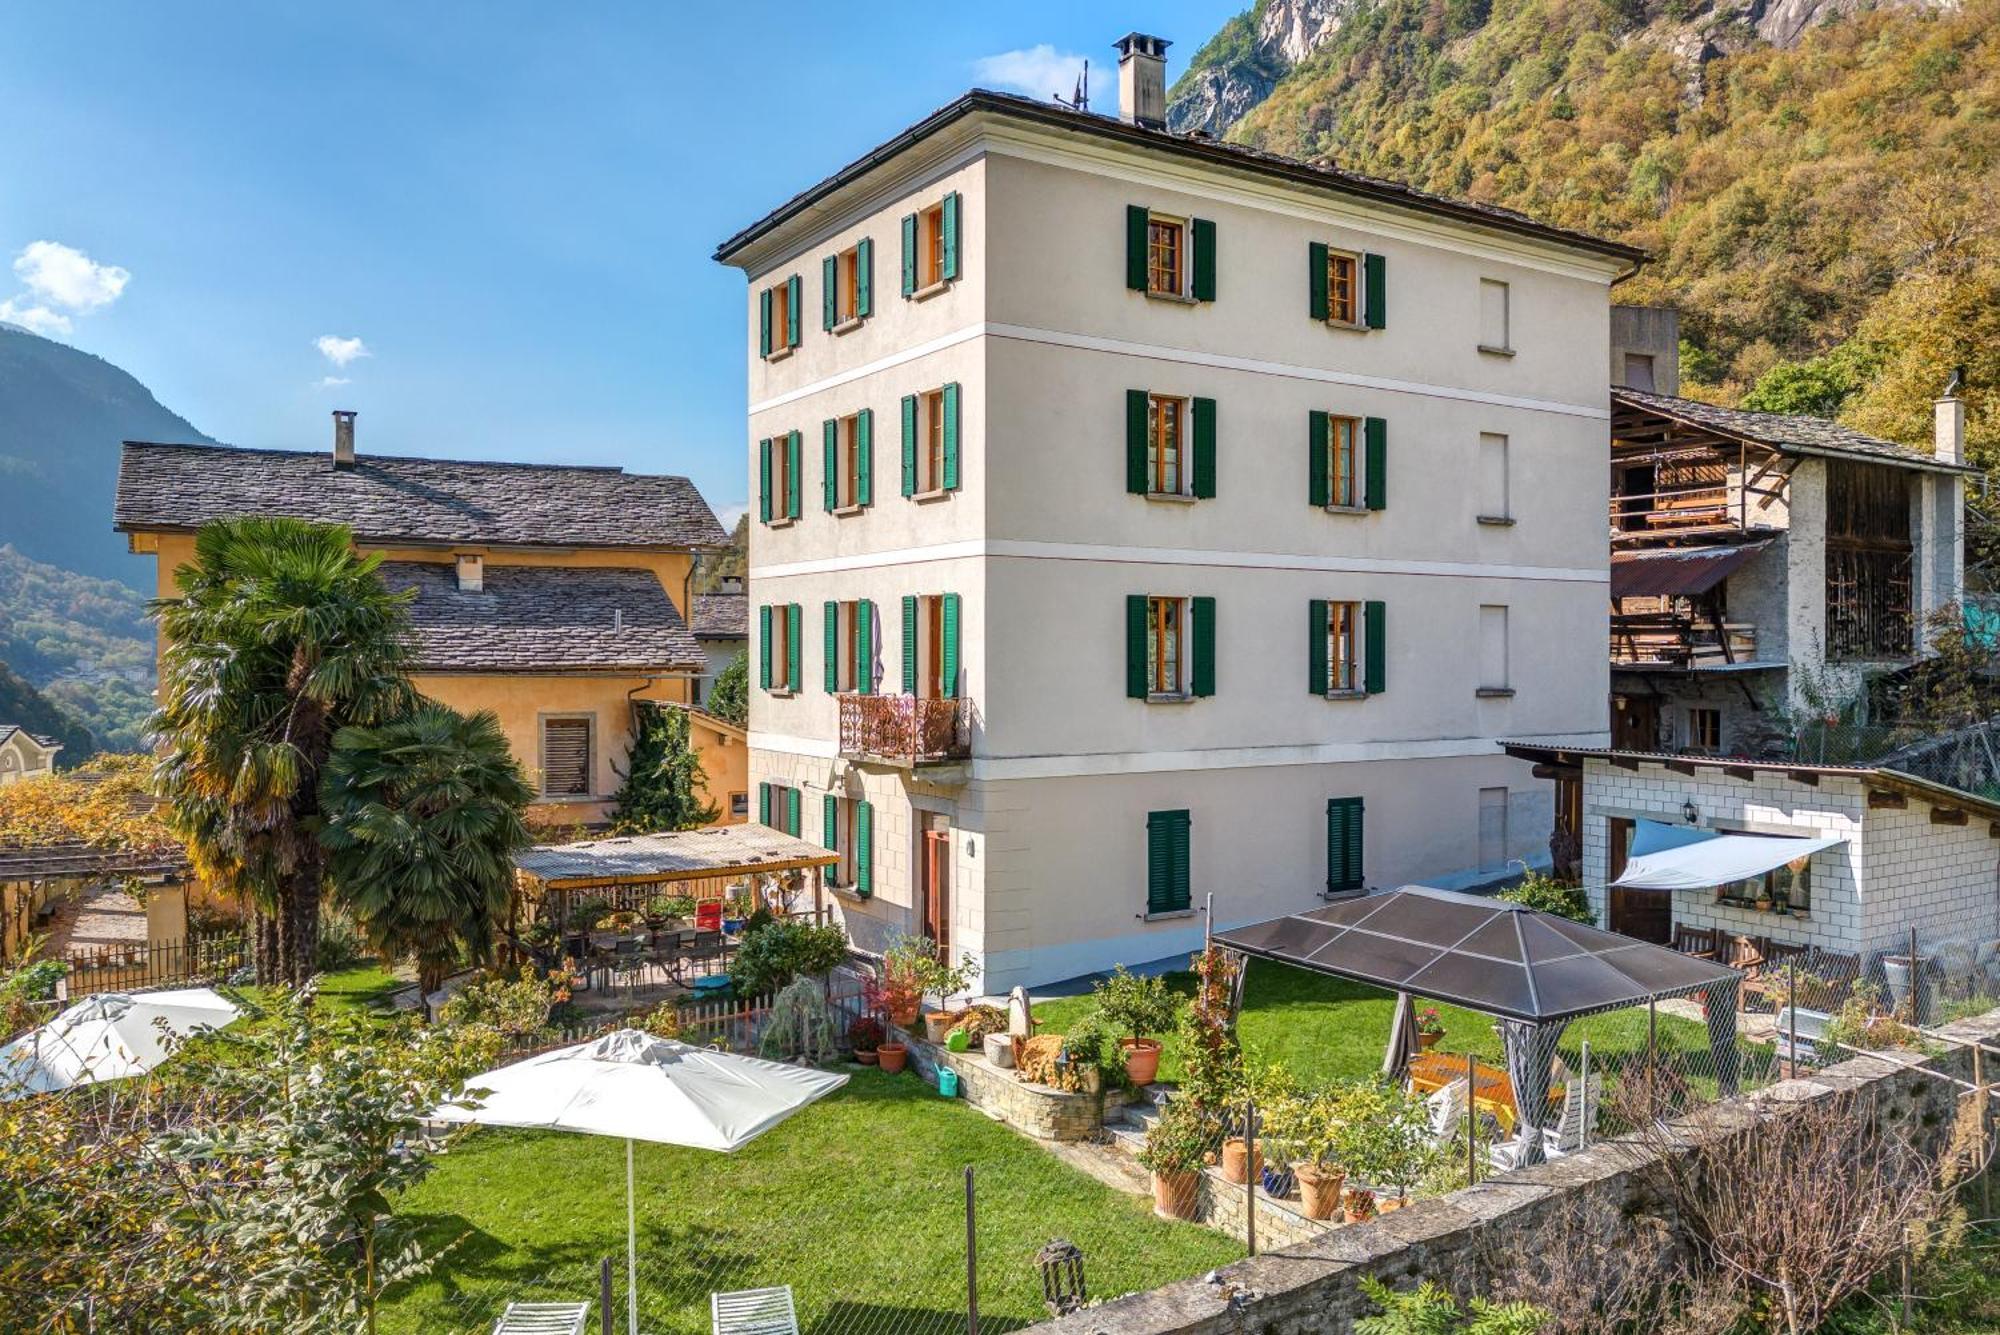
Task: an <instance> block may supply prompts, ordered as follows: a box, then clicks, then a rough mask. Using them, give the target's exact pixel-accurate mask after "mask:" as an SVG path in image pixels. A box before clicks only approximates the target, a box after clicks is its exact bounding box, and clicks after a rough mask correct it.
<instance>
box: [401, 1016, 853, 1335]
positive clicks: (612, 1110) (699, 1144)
mask: <svg viewBox="0 0 2000 1335" xmlns="http://www.w3.org/2000/svg"><path fill="white" fill-rule="evenodd" d="M846 1083H847V1077H846V1076H844V1075H834V1074H832V1073H831V1072H827V1071H815V1070H811V1069H809V1068H806V1067H800V1066H788V1065H785V1064H783V1063H781V1062H768V1061H761V1060H759V1059H758V1058H755V1057H739V1056H736V1055H735V1054H733V1053H728V1052H716V1051H714V1050H712V1049H709V1048H697V1047H692V1046H690V1045H689V1044H686V1043H677V1042H674V1041H673V1040H672V1039H665V1038H655V1037H653V1036H652V1035H651V1034H647V1033H642V1032H641V1031H639V1030H637V1029H619V1030H616V1031H614V1032H612V1033H609V1034H606V1035H605V1036H604V1037H602V1038H595V1039H592V1040H590V1041H589V1042H587V1043H579V1044H576V1045H575V1046H574V1047H567V1048H558V1049H557V1050H555V1051H554V1052H544V1053H542V1054H541V1055H540V1056H538V1057H530V1058H528V1059H527V1060H525V1061H518V1062H515V1063H513V1064H512V1065H511V1066H502V1067H500V1068H499V1069H497V1070H493V1071H488V1072H487V1073H486V1074H485V1075H478V1076H474V1077H472V1078H471V1079H470V1080H468V1081H466V1082H465V1088H466V1090H467V1091H484V1092H483V1093H479V1094H471V1093H468V1097H469V1098H471V1099H474V1100H476V1101H477V1103H478V1105H479V1106H477V1107H469V1106H465V1105H462V1104H457V1103H448V1104H445V1105H444V1106H442V1107H440V1108H439V1109H438V1110H437V1111H436V1113H435V1114H434V1116H436V1117H437V1118H438V1119H439V1120H441V1121H447V1122H476V1123H479V1124H480V1125H482V1126H523V1127H546V1128H548V1129H551V1130H556V1131H582V1132H585V1133H586V1134H589V1135H594V1136H623V1137H624V1138H625V1292H626V1305H627V1309H628V1311H627V1319H628V1321H629V1323H630V1335H638V1332H639V1274H638V1270H639V1226H638V1217H637V1209H636V1205H635V1201H634V1190H633V1183H632V1142H633V1141H635V1140H650V1141H656V1142H658V1143H660V1144H663V1145H687V1146H691V1147H693V1148H695V1149H703V1150H722V1151H725V1152H726V1151H729V1150H733V1149H735V1148H736V1147H737V1146H739V1145H742V1144H744V1143H745V1142H747V1141H750V1140H753V1139H755V1138H756V1137H758V1136H760V1135H762V1134H763V1133H764V1132H766V1131H769V1130H770V1129H771V1128H772V1127H774V1126H776V1125H777V1124H778V1123H780V1122H782V1121H784V1120H785V1119H786V1118H787V1117H790V1116H791V1115H792V1114H793V1113H795V1112H797V1111H798V1110H799V1109H801V1108H803V1107H805V1106H806V1105H807V1104H808V1103H811V1102H813V1101H814V1100H815V1099H820V1098H824V1097H825V1096H826V1095H828V1094H831V1093H832V1092H833V1091H834V1090H836V1089H839V1088H840V1087H841V1086H842V1085H844V1084H846Z"/></svg>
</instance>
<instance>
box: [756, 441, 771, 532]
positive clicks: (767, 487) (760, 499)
mask: <svg viewBox="0 0 2000 1335" xmlns="http://www.w3.org/2000/svg"><path fill="white" fill-rule="evenodd" d="M771 494H772V493H771V438H770V437H769V436H766V437H764V438H763V439H762V440H760V441H758V442H757V519H758V521H759V522H760V523H765V524H768V523H770V522H771Z"/></svg>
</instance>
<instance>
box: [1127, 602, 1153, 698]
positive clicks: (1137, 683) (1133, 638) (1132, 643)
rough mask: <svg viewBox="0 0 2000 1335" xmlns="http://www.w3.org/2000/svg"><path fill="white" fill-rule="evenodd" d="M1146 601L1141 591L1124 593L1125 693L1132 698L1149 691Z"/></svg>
mask: <svg viewBox="0 0 2000 1335" xmlns="http://www.w3.org/2000/svg"><path fill="white" fill-rule="evenodd" d="M1147 601H1148V600H1147V598H1146V595H1145V594H1143V593H1129V594H1126V595H1125V694H1126V695H1128V696H1130V697H1131V698H1132V699H1134V700H1144V699H1145V698H1146V697H1147V695H1149V694H1150V693H1151V692H1150V690H1149V687H1150V684H1151V680H1152V674H1151V673H1150V672H1148V671H1147V667H1148V664H1147V661H1146V603H1147Z"/></svg>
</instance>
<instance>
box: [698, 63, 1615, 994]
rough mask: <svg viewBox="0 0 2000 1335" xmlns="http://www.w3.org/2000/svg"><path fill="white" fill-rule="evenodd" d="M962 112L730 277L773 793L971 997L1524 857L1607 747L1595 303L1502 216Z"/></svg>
mask: <svg viewBox="0 0 2000 1335" xmlns="http://www.w3.org/2000/svg"><path fill="white" fill-rule="evenodd" d="M1165 45H1166V44H1165V43H1164V42H1161V41H1159V40H1158V39H1155V38H1151V37H1144V36H1140V35H1138V34H1134V35H1132V36H1130V37H1128V38H1126V39H1125V40H1124V41H1122V42H1121V43H1120V44H1119V47H1120V51H1121V54H1122V56H1123V59H1122V60H1121V65H1120V73H1121V82H1122V84H1123V95H1122V97H1121V104H1122V105H1123V106H1124V107H1125V108H1127V114H1126V116H1125V117H1124V118H1122V119H1114V118H1110V117H1104V116H1097V115H1091V114H1087V113H1079V112H1075V111H1071V110H1068V109H1066V108H1064V107H1061V106H1055V105H1050V104H1046V103H1038V102H1035V101H1031V100H1028V99H1025V98H1018V97H1013V96H1009V95H1005V94H998V93H991V92H984V91H976V92H973V93H969V94H967V95H966V96H965V97H963V98H961V99H959V100H958V101H956V102H953V103H952V104H951V105H949V106H947V107H945V108H943V109H942V110H940V111H938V112H937V113H935V114H934V115H932V116H930V117H928V118H926V119H925V120H923V121H922V122H920V123H919V124H917V125H915V126H913V127H911V128H910V129H909V130H907V131H905V132H904V133H902V134H900V135H898V136H897V137H896V138H895V139H893V140H891V141H890V142H889V143H887V144H885V145H883V146H882V147H880V148H877V149H875V150H874V151H872V152H870V153H869V154H867V155H866V156H865V157H862V158H860V159H858V160H857V161H855V162H854V163H852V164H850V165H848V166H847V167H844V168H842V169H841V170H840V171H838V172H837V173H835V174H834V175H833V176H831V177H829V178H827V179H826V180H825V181H822V182H821V183H820V184H818V185H815V186H813V187H812V188H810V189H808V190H806V191H805V192H804V193H802V194H800V195H798V196H796V197H795V198H793V199H792V200H790V201H789V202H787V203H785V204H784V205H782V206H781V207H779V208H778V209H776V210H775V211H774V212H772V213H771V214H769V215H768V216H767V217H765V218H763V219H762V220H760V221H759V222H757V223H755V224H754V225H752V226H750V227H748V228H746V229H745V230H743V231H742V232H740V233H738V234H737V235H736V236H734V237H731V238H730V239H729V240H728V241H726V242H724V243H723V244H722V246H721V247H720V248H719V249H718V251H717V258H718V259H719V260H721V261H722V262H725V263H728V264H731V265H734V266H736V267H738V268H741V269H742V270H744V272H745V273H746V274H747V275H748V277H749V311H750V319H749V341H750V347H749V365H750V374H749V398H750V406H749V428H750V429H749V445H750V461H751V472H752V475H753V476H754V477H755V478H756V480H757V499H756V502H755V511H754V513H753V515H752V524H751V535H750V581H749V582H750V588H751V591H752V597H751V602H752V604H753V605H754V606H753V609H752V613H751V617H750V631H751V637H752V647H751V659H752V673H753V678H754V679H755V680H754V684H753V691H752V703H751V710H750V763H751V776H750V777H751V783H752V786H753V789H754V791H755V794H756V799H755V800H756V803H757V811H758V814H759V816H760V817H761V818H763V819H765V820H767V821H769V822H770V823H772V824H775V825H780V826H784V827H787V828H790V829H792V830H793V831H795V832H797V833H800V834H803V835H805V836H806V837H808V838H824V839H825V840H826V841H827V842H828V843H829V844H831V845H833V846H835V847H838V848H840V850H841V851H842V854H843V861H842V867H841V873H840V874H841V880H842V883H843V887H844V888H843V890H842V893H841V904H842V908H843V912H844V916H845V919H846V922H847V925H848V928H849V930H850V933H851V935H852V936H853V937H854V939H855V940H856V942H857V944H858V945H860V946H862V947H863V948H869V947H872V946H875V945H878V944H879V943H880V942H881V941H883V940H884V939H886V938H887V936H888V935H889V934H891V933H893V932H897V931H920V932H927V933H929V934H930V935H932V936H934V937H937V938H939V939H941V940H942V942H943V943H944V944H945V945H946V947H947V948H949V949H950V950H951V951H952V952H953V953H954V954H956V953H957V952H959V951H961V950H967V951H971V952H972V953H973V954H975V955H976V956H978V957H979V958H980V959H981V960H982V961H983V965H984V978H983V984H984V986H985V987H986V988H987V989H989V990H995V989H1000V988H1003V987H1006V986H1009V985H1012V984H1015V983H1031V984H1032V983H1040V982H1047V981H1051V980H1056V979H1061V978H1065V977H1070V976H1074V975H1076V974H1079V973H1082V972H1086V971H1089V970H1093V969H1098V968H1104V967H1108V966H1109V965H1110V964H1112V963H1113V962H1116V961H1128V962H1139V961H1150V960H1155V959H1160V958H1164V957H1166V956H1169V955H1172V954H1174V953H1177V952H1183V951H1186V950H1188V949H1190V948H1193V947H1195V946H1197V945H1198V944H1199V942H1200V940H1201V935H1202V930H1203V926H1204V923H1203V919H1202V910H1203V908H1204V906H1205V905H1206V903H1207V902H1208V897H1209V896H1210V895H1212V896H1213V905H1214V908H1213V912H1214V916H1215V918H1216V920H1217V925H1218V926H1223V925H1229V924H1235V923H1241V922H1245V921H1250V920H1254V919H1258V918H1263V917H1268V916H1271V915H1274V914H1277V913H1281V912H1283V911H1285V910H1288V909H1295V908H1301V907H1307V906H1310V905H1312V904H1314V903H1316V902H1318V901H1319V899H1320V897H1322V896H1324V895H1328V894H1345V893H1351V892H1354V891H1358V890H1360V889H1362V888H1364V887H1366V886H1373V885H1395V884H1400V883H1402V882H1406V881H1411V880H1417V879H1426V880H1430V881H1431V882H1433V883H1453V884H1473V883H1477V881H1478V880H1479V879H1481V878H1482V877H1486V878H1490V877H1493V876H1497V875H1499V874H1502V873H1504V871H1505V868H1506V865H1507V863H1508V862H1509V861H1510V860H1512V859H1515V858H1524V857H1525V858H1534V857H1537V856H1539V855H1541V854H1542V853H1543V851H1544V838H1545V835H1546V832H1547V829H1548V823H1549V814H1550V812H1549V801H1548V796H1547V789H1546V785H1544V784H1541V783H1539V782H1536V781H1535V780H1534V779H1533V778H1532V777H1531V774H1530V766H1529V765H1528V764H1526V763H1524V762H1521V761H1518V760H1514V759H1511V758H1509V757H1507V756H1506V755H1504V754H1502V753H1501V752H1500V750H1499V748H1498V746H1497V745H1496V741H1497V739H1499V738H1502V737H1505V738H1511V739H1517V740H1518V739H1525V738H1536V739H1543V740H1546V741H1549V742H1551V743H1557V744H1561V743H1563V742H1567V743H1568V744H1571V745H1585V744H1595V745H1602V744H1603V743H1604V742H1605V741H1607V740H1608V734H1607V718H1606V704H1605V701H1606V684H1607V667H1606V664H1605V662H1604V655H1603V652H1602V648H1601V646H1602V643H1603V634H1604V606H1605V596H1606V594H1605V587H1606V580H1607V556H1606V547H1605V541H1604V534H1603V515H1604V513H1605V506H1606V504H1607V483H1606V478H1605V469H1604V462H1603V461H1604V441H1605V433H1606V424H1607V420H1608V416H1609V413H1608V405H1607V397H1606V388H1605V383H1604V371H1603V368H1604V365H1605V362H1606V358H1607V356H1608V347H1609V343H1608V337H1609V336H1608V322H1609V314H1608V312H1609V306H1610V301H1609V288H1610V285H1611V284H1612V283H1613V282H1615V281H1616V280H1617V279H1618V278H1619V277H1621V276H1622V275H1624V274H1627V273H1629V272H1630V271H1631V270H1632V269H1633V267H1634V266H1635V265H1636V264H1637V262H1638V260H1639V258H1640V256H1639V255H1638V254H1637V252H1634V251H1632V250H1630V249H1628V248H1626V247H1623V246H1620V245H1616V244H1613V243H1610V242H1606V241H1602V240H1599V239H1596V238H1593V237H1589V236H1585V235H1581V234H1578V233H1574V232H1569V231H1565V230H1560V229H1557V228H1552V227H1548V226H1545V225H1542V224H1539V223H1536V222H1534V221H1531V220H1529V219H1527V218H1524V217H1521V216H1519V215H1516V214H1512V213H1507V212H1503V211H1500V210H1495V209H1491V208H1487V207H1484V206H1480V205H1476V204H1467V203H1460V202H1455V201H1450V200H1445V199H1440V198H1436V197H1433V196H1428V195H1423V194H1420V193H1417V192H1414V191H1410V190H1407V189H1404V188H1401V187H1398V186H1394V185H1390V184H1387V183H1384V182H1381V181H1376V180H1372V179H1369V178H1364V177H1359V176H1354V175H1350V174H1347V173H1343V172H1339V171H1336V170H1329V169H1325V168H1319V167H1313V166H1309V165H1306V164H1302V163H1297V162H1291V161H1287V160H1283V159H1279V158H1275V157H1272V156H1269V155H1265V154H1261V153H1256V152H1252V151H1248V150H1245V149H1241V148H1237V147H1234V146H1230V145H1225V144H1221V143H1218V142H1215V141H1213V140H1209V139H1206V138H1202V137H1194V136H1179V135H1173V134H1169V133H1167V132H1165V130H1164V129H1163V128H1161V126H1160V123H1159V121H1160V115H1161V106H1162V102H1163V87H1164V60H1163V55H1164V49H1165Z"/></svg>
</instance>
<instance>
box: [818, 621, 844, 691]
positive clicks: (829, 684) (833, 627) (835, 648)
mask: <svg viewBox="0 0 2000 1335" xmlns="http://www.w3.org/2000/svg"><path fill="white" fill-rule="evenodd" d="M823 624H824V625H825V628H826V666H825V668H824V669H823V671H822V673H821V676H822V678H823V680H824V682H825V685H826V693H827V694H828V695H832V694H834V693H835V692H837V691H838V690H840V604H839V603H836V602H834V601H833V600H832V599H828V600H827V604H826V620H825V622H824V623H823Z"/></svg>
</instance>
